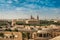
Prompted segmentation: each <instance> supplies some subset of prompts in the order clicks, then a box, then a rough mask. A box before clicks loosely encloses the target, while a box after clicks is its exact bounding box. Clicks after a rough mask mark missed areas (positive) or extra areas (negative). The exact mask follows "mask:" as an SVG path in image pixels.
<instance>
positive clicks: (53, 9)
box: [0, 0, 60, 19]
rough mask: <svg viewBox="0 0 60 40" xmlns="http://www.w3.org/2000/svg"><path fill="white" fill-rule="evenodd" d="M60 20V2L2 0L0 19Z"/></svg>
mask: <svg viewBox="0 0 60 40" xmlns="http://www.w3.org/2000/svg"><path fill="white" fill-rule="evenodd" d="M31 15H32V16H34V17H35V18H36V16H37V15H38V16H39V17H40V19H60V0H0V19H18V18H23V19H24V18H30V16H31Z"/></svg>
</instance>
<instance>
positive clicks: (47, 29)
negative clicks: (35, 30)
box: [42, 28, 52, 31]
mask: <svg viewBox="0 0 60 40" xmlns="http://www.w3.org/2000/svg"><path fill="white" fill-rule="evenodd" d="M42 30H44V31H51V30H52V28H42Z"/></svg>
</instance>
